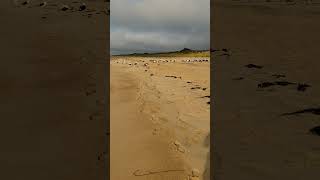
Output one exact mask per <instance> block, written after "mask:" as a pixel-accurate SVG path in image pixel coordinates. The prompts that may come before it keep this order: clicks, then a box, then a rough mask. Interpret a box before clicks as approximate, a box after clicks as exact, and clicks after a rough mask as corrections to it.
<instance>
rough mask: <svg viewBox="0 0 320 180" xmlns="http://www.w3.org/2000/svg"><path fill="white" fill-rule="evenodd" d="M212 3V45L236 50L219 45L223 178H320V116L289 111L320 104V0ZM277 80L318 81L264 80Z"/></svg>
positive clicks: (218, 150)
mask: <svg viewBox="0 0 320 180" xmlns="http://www.w3.org/2000/svg"><path fill="white" fill-rule="evenodd" d="M211 10H212V12H213V19H212V26H211V28H212V31H211V36H212V41H211V42H212V48H213V49H222V48H226V49H228V54H229V55H230V56H227V55H221V51H215V52H212V53H211V57H212V60H213V66H212V68H213V70H212V72H213V79H212V80H213V81H212V82H213V83H214V84H213V91H214V94H213V96H214V97H213V98H214V100H215V104H214V108H213V109H214V113H213V128H214V130H213V132H212V133H213V137H214V139H213V141H212V142H213V150H214V153H215V155H214V160H213V170H214V176H215V178H216V180H233V179H237V180H242V179H243V180H257V179H259V180H264V179H265V180H270V179H281V180H284V179H290V180H298V179H299V180H301V179H311V178H316V179H317V177H319V168H320V143H319V140H320V139H319V138H320V137H319V136H317V135H315V134H312V133H311V132H310V131H309V130H310V129H311V128H313V127H315V126H319V125H320V122H319V116H318V115H316V114H312V113H301V114H298V115H285V116H281V115H282V114H283V113H289V112H294V111H298V110H302V109H305V108H318V107H319V100H320V99H319V98H320V94H319V93H320V85H319V83H318V82H319V80H320V76H319V73H318V67H319V60H318V57H319V56H320V54H319V53H320V51H319V47H318V45H319V44H320V36H319V31H320V24H319V23H318V21H319V18H320V5H319V4H316V3H313V4H307V5H306V4H305V3H304V2H303V1H300V3H296V4H293V3H285V2H281V3H279V2H271V3H267V2H262V1H260V2H256V3H254V2H253V1H252V2H251V3H249V2H247V1H237V2H236V1H215V2H214V3H213V6H212V9H211ZM247 64H256V65H259V66H263V67H262V68H254V67H253V68H248V67H245V65H247ZM275 74H278V75H284V76H282V77H280V76H278V77H276V76H273V75H275ZM240 77H242V78H240ZM275 81H282V82H283V81H287V82H293V83H307V84H309V85H311V87H308V88H306V90H305V91H298V90H297V84H291V85H286V86H285V85H283V86H281V85H274V86H269V87H264V86H260V88H259V87H258V84H260V83H263V82H275ZM280 84H281V83H280ZM282 84H284V83H282ZM264 85H266V84H264Z"/></svg>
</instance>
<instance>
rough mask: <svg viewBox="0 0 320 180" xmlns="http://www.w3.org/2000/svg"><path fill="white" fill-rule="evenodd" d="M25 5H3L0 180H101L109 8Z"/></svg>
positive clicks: (68, 0)
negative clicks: (105, 12) (107, 9)
mask: <svg viewBox="0 0 320 180" xmlns="http://www.w3.org/2000/svg"><path fill="white" fill-rule="evenodd" d="M22 2H23V1H19V0H16V1H14V0H5V1H1V2H0V22H1V28H0V36H1V41H0V49H1V53H0V59H1V66H0V84H1V85H0V86H1V87H0V94H1V95H0V96H1V103H0V114H1V126H0V141H1V150H0V169H1V174H0V179H11V180H19V179H34V180H38V179H39V180H40V179H46V180H57V179H60V180H71V179H77V180H81V179H83V180H88V179H91V180H93V179H94V180H95V179H101V180H102V179H106V177H107V175H108V174H107V172H108V171H107V167H106V165H107V163H108V159H105V155H106V153H107V150H108V147H107V145H106V144H107V136H106V135H107V134H106V131H107V129H106V128H107V127H106V126H107V121H106V117H107V115H106V113H105V110H106V109H107V107H106V106H107V104H105V103H104V101H105V95H106V88H105V85H106V82H105V80H106V79H107V78H106V74H107V73H106V70H107V66H106V65H108V64H106V62H107V61H106V59H108V54H107V51H108V48H109V47H108V46H107V45H108V41H109V40H108V38H107V37H108V26H107V24H108V22H109V21H108V19H109V18H108V16H107V15H106V14H104V13H103V12H104V11H105V10H106V7H108V6H109V5H108V4H107V3H106V2H104V1H103V0H101V1H98V0H96V1H92V0H91V1H90V0H83V1H81V2H85V3H86V4H87V8H88V9H87V10H90V9H91V10H92V12H86V11H78V8H79V6H80V4H81V3H80V1H79V2H78V3H74V2H77V1H76V0H54V1H53V0H50V1H47V2H48V3H47V5H46V6H44V7H40V2H42V1H40V0H31V1H29V3H28V4H26V5H22ZM63 4H66V5H68V6H69V7H70V8H71V7H74V9H73V10H67V11H62V10H60V8H61V7H62V5H63ZM88 13H92V14H93V15H92V16H91V17H88ZM88 93H89V94H88ZM106 102H108V100H107V101H106ZM95 114H99V116H95Z"/></svg>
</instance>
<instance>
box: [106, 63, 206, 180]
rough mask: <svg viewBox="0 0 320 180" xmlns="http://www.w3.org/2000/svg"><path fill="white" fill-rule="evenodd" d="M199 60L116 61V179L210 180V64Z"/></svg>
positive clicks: (113, 71)
mask: <svg viewBox="0 0 320 180" xmlns="http://www.w3.org/2000/svg"><path fill="white" fill-rule="evenodd" d="M195 59H199V60H200V59H206V60H208V58H154V57H152V58H148V57H112V61H111V74H110V78H111V89H110V90H111V97H110V98H111V101H110V106H111V107H110V108H111V109H110V112H111V137H110V138H111V149H110V151H111V152H110V155H111V161H110V163H111V170H110V171H111V179H128V180H130V179H143V178H147V179H164V180H165V179H176V180H178V179H188V178H189V179H203V176H207V179H208V173H209V171H208V168H209V167H210V166H209V161H208V158H209V157H208V156H209V146H210V145H209V136H210V126H209V125H210V104H208V102H210V98H209V97H210V79H209V77H210V62H209V61H207V62H184V61H185V60H195ZM153 60H154V61H155V62H152V61H153ZM166 61H168V62H166ZM174 61H175V62H174ZM146 63H147V64H146ZM205 96H207V97H205ZM192 169H194V170H198V171H199V177H192ZM167 171H169V172H167ZM134 172H136V173H140V174H143V173H145V175H144V176H137V175H138V174H135V173H134ZM151 173H153V174H151ZM148 174H149V175H148Z"/></svg>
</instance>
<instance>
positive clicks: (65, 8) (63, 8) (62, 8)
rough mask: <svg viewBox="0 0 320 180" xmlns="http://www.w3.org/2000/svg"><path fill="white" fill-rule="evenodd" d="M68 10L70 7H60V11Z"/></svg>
mask: <svg viewBox="0 0 320 180" xmlns="http://www.w3.org/2000/svg"><path fill="white" fill-rule="evenodd" d="M69 9H70V7H69V6H68V5H62V7H61V10H62V11H66V10H69Z"/></svg>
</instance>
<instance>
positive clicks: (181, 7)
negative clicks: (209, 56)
mask: <svg viewBox="0 0 320 180" xmlns="http://www.w3.org/2000/svg"><path fill="white" fill-rule="evenodd" d="M209 3H210V1H209V0H116V1H111V34H110V36H111V52H112V53H114V54H115V53H117V54H118V53H132V52H158V51H172V50H179V49H182V48H184V47H187V48H192V49H208V48H209V46H210V45H209V37H210V34H209V28H210V19H209V18H210V9H209Z"/></svg>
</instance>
